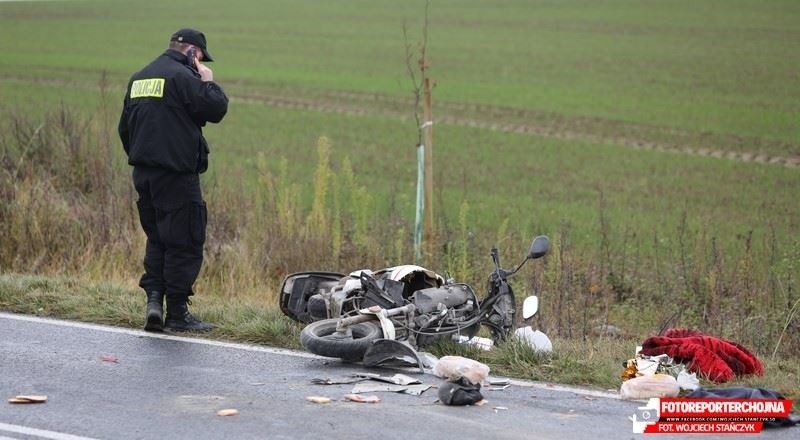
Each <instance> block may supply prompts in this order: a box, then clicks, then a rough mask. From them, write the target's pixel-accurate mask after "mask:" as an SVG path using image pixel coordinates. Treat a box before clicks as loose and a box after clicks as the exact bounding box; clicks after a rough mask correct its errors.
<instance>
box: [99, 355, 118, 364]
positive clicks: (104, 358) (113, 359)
mask: <svg viewBox="0 0 800 440" xmlns="http://www.w3.org/2000/svg"><path fill="white" fill-rule="evenodd" d="M97 360H99V361H100V362H109V363H112V364H118V363H119V358H117V357H116V356H100V357H99V358H97Z"/></svg>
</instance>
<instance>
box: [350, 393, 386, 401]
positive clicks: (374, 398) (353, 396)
mask: <svg viewBox="0 0 800 440" xmlns="http://www.w3.org/2000/svg"><path fill="white" fill-rule="evenodd" d="M344 398H345V400H349V401H351V402H357V403H379V402H380V401H381V398H380V397H378V396H362V395H361V394H345V395H344Z"/></svg>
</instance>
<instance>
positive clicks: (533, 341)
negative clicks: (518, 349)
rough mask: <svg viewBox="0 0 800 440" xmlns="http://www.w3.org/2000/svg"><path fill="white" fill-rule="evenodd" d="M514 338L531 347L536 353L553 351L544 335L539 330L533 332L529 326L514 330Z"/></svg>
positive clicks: (550, 343)
mask: <svg viewBox="0 0 800 440" xmlns="http://www.w3.org/2000/svg"><path fill="white" fill-rule="evenodd" d="M514 336H516V337H517V339H519V340H520V341H523V342H525V343H527V344H528V345H530V346H531V347H533V349H534V350H536V351H541V352H544V353H549V352H551V351H553V343H552V342H551V341H550V338H548V337H547V335H546V334H544V333H542V332H541V331H539V330H534V329H533V328H531V326H527V327H520V328H518V329H516V330H514Z"/></svg>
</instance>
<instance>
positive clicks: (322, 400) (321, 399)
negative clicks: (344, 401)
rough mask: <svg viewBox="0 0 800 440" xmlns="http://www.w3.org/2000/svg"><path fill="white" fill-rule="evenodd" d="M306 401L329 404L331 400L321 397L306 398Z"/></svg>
mask: <svg viewBox="0 0 800 440" xmlns="http://www.w3.org/2000/svg"><path fill="white" fill-rule="evenodd" d="M306 400H308V401H309V402H311V403H331V401H332V400H333V399H331V398H330V397H323V396H308V397H306Z"/></svg>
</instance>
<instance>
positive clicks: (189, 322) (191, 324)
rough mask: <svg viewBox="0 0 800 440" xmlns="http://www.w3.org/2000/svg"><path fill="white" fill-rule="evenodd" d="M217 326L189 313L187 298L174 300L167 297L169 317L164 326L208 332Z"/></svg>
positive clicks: (168, 328) (180, 329)
mask: <svg viewBox="0 0 800 440" xmlns="http://www.w3.org/2000/svg"><path fill="white" fill-rule="evenodd" d="M215 327H216V326H215V325H214V324H210V323H208V322H203V321H201V320H199V319H197V318H195V317H194V316H192V314H191V313H189V307H188V303H187V300H178V301H173V300H170V299H169V298H167V319H166V320H165V321H164V328H165V329H166V330H171V331H174V332H206V331H209V330H211V329H213V328H215Z"/></svg>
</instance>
